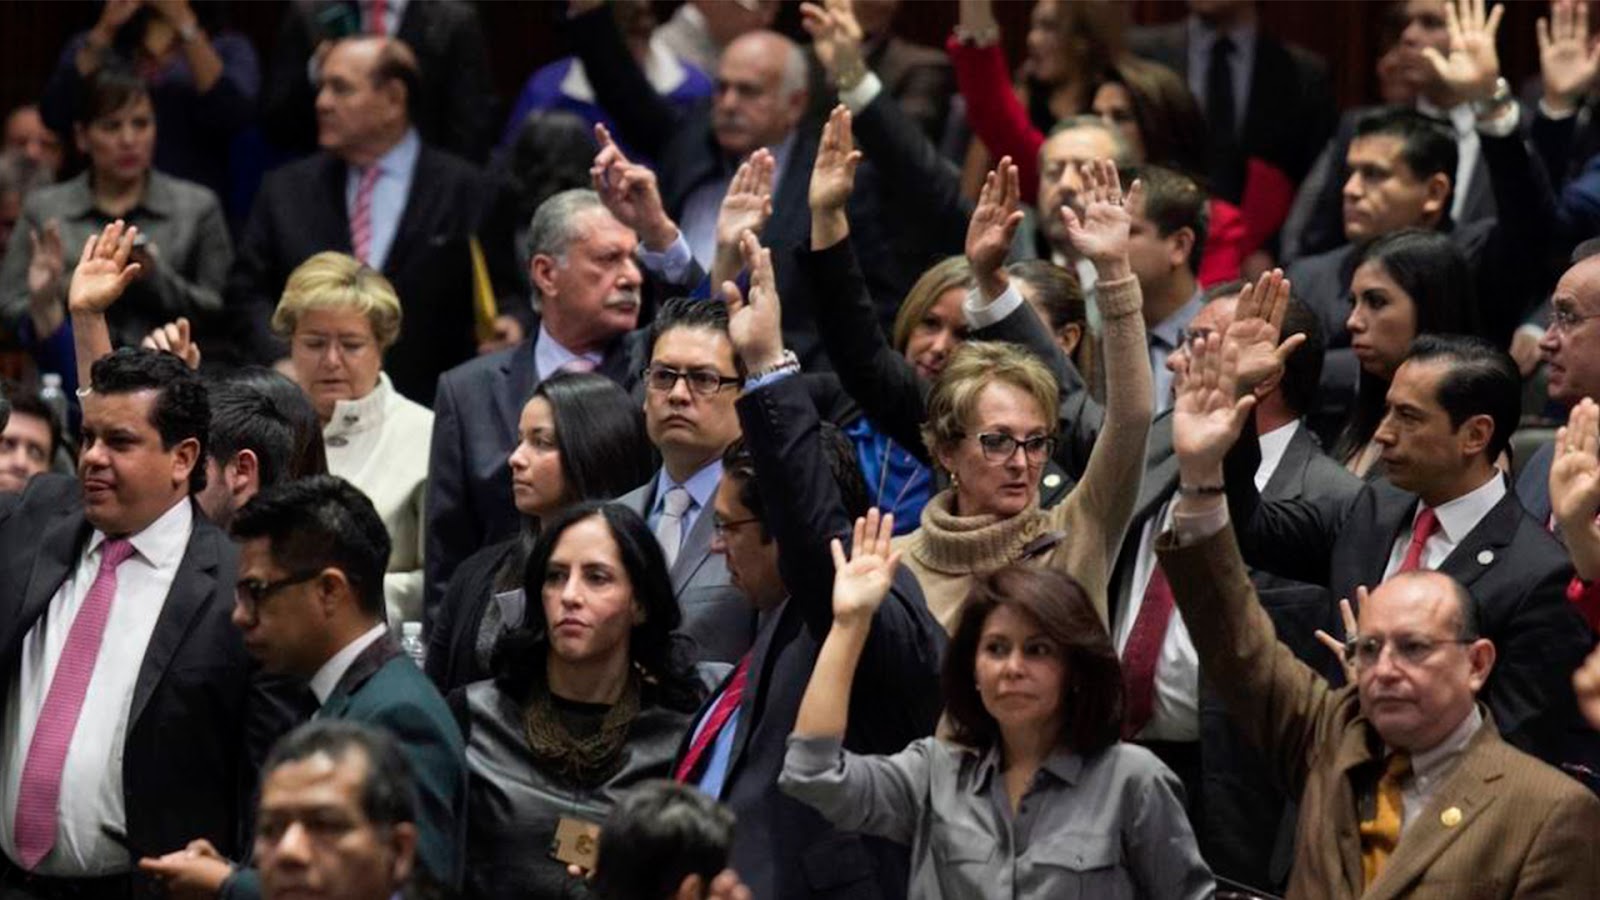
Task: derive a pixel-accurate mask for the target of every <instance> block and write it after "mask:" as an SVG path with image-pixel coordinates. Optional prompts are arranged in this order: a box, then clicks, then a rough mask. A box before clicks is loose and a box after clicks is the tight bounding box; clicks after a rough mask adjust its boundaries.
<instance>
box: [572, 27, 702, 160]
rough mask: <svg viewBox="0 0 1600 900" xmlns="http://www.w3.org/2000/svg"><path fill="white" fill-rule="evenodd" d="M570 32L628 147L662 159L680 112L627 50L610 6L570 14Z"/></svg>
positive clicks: (599, 99) (598, 98)
mask: <svg viewBox="0 0 1600 900" xmlns="http://www.w3.org/2000/svg"><path fill="white" fill-rule="evenodd" d="M567 34H568V35H570V36H571V38H572V51H573V53H574V54H576V55H577V57H578V59H580V60H582V62H583V71H584V74H585V75H586V76H588V78H589V83H590V84H591V85H592V86H593V87H594V95H595V103H596V104H598V105H599V106H600V108H601V109H604V110H605V111H606V112H608V113H610V114H611V115H612V117H613V118H615V119H616V122H617V127H618V128H619V129H621V131H622V137H623V140H626V141H627V142H628V146H630V147H632V148H634V149H635V150H637V151H639V152H640V153H643V154H644V155H645V156H646V157H647V158H649V159H660V158H661V151H662V150H664V149H666V146H667V144H668V143H669V142H670V141H671V140H672V138H673V135H674V134H676V133H677V130H678V126H679V124H680V117H679V115H678V112H677V110H675V109H674V108H673V106H672V104H670V103H668V102H667V101H666V100H665V99H664V98H662V96H661V95H660V94H657V93H656V89H655V88H654V87H653V86H652V85H651V84H650V81H649V79H647V78H645V76H644V72H643V71H641V70H640V68H639V64H638V63H637V62H635V61H634V59H633V54H631V53H629V52H628V47H627V44H625V43H624V42H623V40H622V34H621V32H619V31H618V30H617V23H616V20H615V19H613V18H612V11H611V5H610V4H608V3H602V4H598V5H596V6H595V7H594V8H593V9H590V10H588V11H586V12H584V13H582V14H580V15H576V16H573V17H572V18H570V19H568V20H567Z"/></svg>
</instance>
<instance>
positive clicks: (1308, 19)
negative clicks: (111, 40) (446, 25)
mask: <svg viewBox="0 0 1600 900" xmlns="http://www.w3.org/2000/svg"><path fill="white" fill-rule="evenodd" d="M198 2H211V0H198ZM288 2H289V0H234V2H232V3H230V4H229V6H228V10H227V15H228V17H229V19H230V20H231V23H232V26H233V28H234V29H235V30H237V31H239V32H242V33H243V34H245V35H246V36H248V37H249V38H250V39H251V40H252V41H254V43H255V45H256V51H257V53H258V54H260V56H261V60H262V66H263V68H265V66H266V63H267V59H268V58H269V57H270V55H271V48H272V43H273V40H274V38H275V36H276V34H277V30H278V24H279V22H280V21H281V20H282V17H283V12H284V9H285V7H287V5H288ZM415 2H428V0H415ZM564 5H565V4H563V3H560V2H552V0H543V2H531V0H486V2H485V0H480V2H478V3H477V6H478V10H479V13H480V15H481V17H482V20H483V25H484V31H485V33H486V34H487V35H488V42H489V56H490V65H491V68H492V71H493V72H494V80H495V89H496V91H497V93H498V95H499V98H500V102H501V105H500V109H501V111H502V112H503V111H504V109H505V104H506V103H508V102H509V101H510V100H511V99H512V98H514V97H515V96H516V95H517V92H518V91H519V90H520V89H521V86H522V83H523V81H524V80H526V79H527V77H528V75H529V74H531V73H532V72H533V70H534V69H536V68H538V67H539V66H541V65H543V64H545V63H547V62H549V61H551V60H553V59H555V58H557V57H559V56H562V55H564V49H565V48H564V46H563V43H562V38H561V35H560V33H559V31H558V29H557V21H558V19H559V17H560V15H561V11H562V8H563V6H564ZM655 5H656V9H657V13H658V15H659V16H660V18H661V19H662V20H665V18H666V17H667V16H668V15H670V14H671V11H672V9H673V8H674V7H675V6H677V3H675V2H657V3H656V4H655ZM1031 7H1032V4H1031V3H1029V2H1024V0H1006V2H1001V3H999V4H998V9H997V14H998V16H999V18H1000V21H1001V25H1002V26H1003V29H1004V34H1005V42H1006V46H1007V48H1008V58H1010V59H1012V60H1019V59H1021V58H1022V53H1021V48H1022V41H1023V39H1024V35H1025V33H1026V31H1027V20H1028V11H1029V9H1030V8H1031ZM1128 7H1129V15H1130V18H1131V19H1132V21H1134V22H1135V23H1137V24H1151V23H1158V22H1168V21H1172V20H1175V19H1179V18H1182V17H1183V15H1184V11H1185V7H1184V4H1183V2H1182V0H1130V2H1129V3H1128ZM1387 8H1388V4H1387V3H1383V2H1375V0H1295V2H1289V0H1277V2H1263V3H1262V4H1261V21H1262V25H1263V27H1264V28H1265V29H1266V30H1268V31H1270V32H1272V33H1273V34H1276V35H1279V36H1280V37H1283V38H1286V39H1287V40H1289V41H1290V42H1292V43H1296V44H1299V45H1300V46H1302V47H1306V48H1307V49H1310V50H1313V51H1315V52H1317V53H1319V54H1321V55H1322V57H1323V58H1324V59H1326V60H1327V61H1328V69H1329V73H1330V76H1331V79H1332V82H1333V86H1334V90H1335V93H1336V96H1337V97H1338V100H1339V104H1340V106H1341V107H1348V106H1354V105H1357V104H1360V103H1366V102H1370V101H1372V100H1373V99H1375V97H1376V85H1375V80H1376V79H1375V76H1374V73H1373V65H1374V64H1375V62H1376V60H1377V57H1378V50H1379V47H1380V45H1381V44H1382V43H1383V39H1384V38H1383V31H1384V13H1385V10H1386V9H1387ZM1547 9H1548V6H1547V4H1545V3H1539V2H1532V0H1515V2H1511V3H1509V4H1508V6H1507V10H1506V16H1505V21H1504V22H1503V23H1502V24H1501V27H1500V41H1499V44H1500V60H1501V66H1502V68H1503V69H1504V71H1505V73H1506V76H1507V77H1508V78H1509V79H1510V80H1511V82H1512V84H1514V85H1515V84H1517V83H1519V82H1520V80H1521V79H1522V78H1524V77H1526V76H1529V75H1534V74H1537V72H1538V66H1539V55H1538V47H1537V45H1536V43H1535V41H1534V20H1535V19H1537V18H1538V17H1539V16H1541V15H1546V14H1547V13H1546V10H1547ZM99 14H100V4H99V3H95V2H87V0H71V2H64V0H0V110H9V109H10V108H11V107H13V106H16V105H18V104H21V103H26V102H28V101H30V100H32V99H33V98H35V97H37V96H38V95H39V93H40V91H41V90H43V88H44V83H45V80H46V78H47V77H48V76H49V73H50V70H51V68H52V67H53V66H54V65H55V63H56V59H57V58H58V56H59V55H60V53H61V48H62V46H63V45H64V44H65V42H66V40H67V38H68V37H70V36H71V35H72V34H74V33H75V32H78V31H81V30H84V29H87V28H89V27H90V26H91V25H93V24H94V21H95V19H96V18H97V17H98V16H99ZM799 20H800V13H799V4H798V3H797V2H787V0H786V2H785V3H784V5H783V9H782V12H781V13H780V15H779V19H778V27H779V28H780V30H783V31H786V32H788V33H790V34H793V35H796V36H797V37H798V36H801V32H800V29H799ZM955 21H956V3H955V2H954V0H906V2H905V3H904V4H903V5H902V7H901V9H900V13H899V16H898V18H897V20H896V22H895V30H896V31H898V32H899V33H900V34H902V35H905V36H906V37H908V38H911V39H912V40H916V41H919V42H921V43H925V44H931V45H934V46H943V42H944V38H945V36H946V35H947V34H949V32H950V28H951V26H953V25H954V24H955ZM498 130H499V124H498V123H497V125H496V128H495V131H496V133H498Z"/></svg>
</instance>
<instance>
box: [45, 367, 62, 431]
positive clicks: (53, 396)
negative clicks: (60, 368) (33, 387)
mask: <svg viewBox="0 0 1600 900" xmlns="http://www.w3.org/2000/svg"><path fill="white" fill-rule="evenodd" d="M39 399H40V400H43V401H44V405H45V406H48V407H50V413H51V414H52V415H54V416H55V417H56V427H58V428H66V427H67V392H66V391H65V390H63V389H62V387H61V376H60V375H59V374H57V373H55V372H46V373H44V374H43V375H41V376H39Z"/></svg>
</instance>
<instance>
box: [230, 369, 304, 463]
mask: <svg viewBox="0 0 1600 900" xmlns="http://www.w3.org/2000/svg"><path fill="white" fill-rule="evenodd" d="M223 381H224V382H225V383H228V384H237V385H239V386H241V387H245V388H249V389H250V390H253V391H256V392H257V393H259V394H261V395H262V396H264V397H266V398H268V399H269V400H270V401H271V402H272V406H273V409H275V410H276V411H277V413H278V415H279V416H282V417H283V418H284V420H286V421H287V422H288V423H289V424H290V425H291V426H292V427H293V428H294V444H295V446H294V453H293V454H292V457H291V459H290V461H289V465H288V467H287V469H286V476H285V477H287V478H310V477H311V476H312V475H326V474H328V450H327V448H326V447H325V446H324V445H323V443H322V419H321V418H319V417H318V416H317V411H316V409H315V408H314V407H313V406H312V405H311V401H310V400H309V399H307V398H306V392H305V391H303V390H301V389H300V386H299V385H297V384H295V383H294V382H293V381H290V380H289V378H288V377H287V376H285V375H284V374H283V373H282V372H276V371H273V370H272V369H268V368H266V367H264V366H246V367H245V368H242V369H238V370H236V371H234V372H231V373H229V374H228V376H227V378H225V379H223Z"/></svg>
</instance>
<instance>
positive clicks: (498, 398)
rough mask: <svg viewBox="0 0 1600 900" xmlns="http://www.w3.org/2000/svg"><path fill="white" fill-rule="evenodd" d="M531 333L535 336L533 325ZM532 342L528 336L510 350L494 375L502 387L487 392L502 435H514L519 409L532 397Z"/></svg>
mask: <svg viewBox="0 0 1600 900" xmlns="http://www.w3.org/2000/svg"><path fill="white" fill-rule="evenodd" d="M534 334H535V335H537V334H538V325H537V324H535V325H534ZM533 342H534V338H532V337H530V338H528V339H527V340H525V341H523V342H522V343H520V344H518V345H517V346H516V347H515V348H514V349H513V350H512V351H511V355H510V356H509V357H507V358H506V361H505V362H504V363H502V364H501V366H500V370H499V372H498V373H497V374H498V375H499V377H500V380H501V383H502V384H503V385H504V387H503V388H502V389H500V390H496V391H491V392H490V393H492V394H493V395H494V400H493V401H492V402H493V403H494V409H495V413H496V414H497V415H498V416H499V417H500V428H501V431H502V433H503V434H511V435H514V434H516V433H517V423H518V422H520V421H521V420H522V406H523V404H525V403H527V402H528V398H529V397H531V396H533V389H534V388H535V387H538V384H539V373H538V370H537V366H536V365H535V363H534V357H533Z"/></svg>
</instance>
